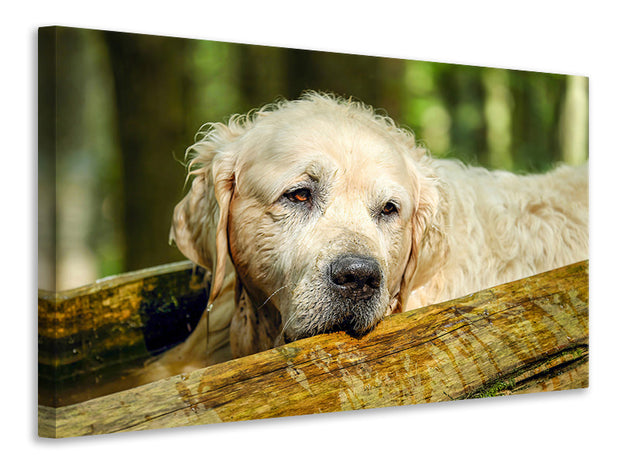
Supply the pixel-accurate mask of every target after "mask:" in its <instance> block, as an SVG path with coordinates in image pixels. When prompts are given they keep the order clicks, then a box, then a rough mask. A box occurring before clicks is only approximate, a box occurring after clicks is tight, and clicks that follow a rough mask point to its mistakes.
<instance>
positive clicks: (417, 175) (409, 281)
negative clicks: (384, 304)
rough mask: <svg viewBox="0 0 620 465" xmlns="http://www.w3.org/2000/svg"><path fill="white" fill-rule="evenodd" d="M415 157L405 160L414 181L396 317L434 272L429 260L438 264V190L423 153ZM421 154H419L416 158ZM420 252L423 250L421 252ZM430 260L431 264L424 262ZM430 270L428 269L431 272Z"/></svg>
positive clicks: (439, 231)
mask: <svg viewBox="0 0 620 465" xmlns="http://www.w3.org/2000/svg"><path fill="white" fill-rule="evenodd" d="M418 150H419V152H418V153H416V157H415V158H414V157H412V158H411V159H408V160H407V162H408V164H409V171H410V174H411V176H412V179H413V180H414V201H415V207H414V212H413V215H412V217H411V223H410V228H411V246H410V248H409V257H408V259H407V263H406V265H405V270H404V272H403V276H402V280H401V284H400V290H399V293H398V295H397V297H396V302H395V306H393V310H392V311H393V312H394V313H398V312H402V311H406V310H407V300H408V299H409V296H410V294H411V292H412V290H413V289H414V287H415V286H416V285H417V284H419V283H420V282H425V280H426V279H427V277H428V276H427V273H428V275H429V276H430V275H431V274H432V273H433V271H432V269H436V267H435V266H434V264H433V260H434V259H437V261H438V262H439V261H440V257H438V255H440V254H441V253H442V252H441V244H442V242H443V241H442V240H441V237H439V236H441V234H442V232H441V231H442V229H443V228H441V226H440V225H439V223H440V222H441V219H440V217H439V197H440V189H441V188H440V186H439V184H438V182H437V178H436V176H435V174H434V173H433V171H432V169H431V168H430V167H429V166H427V165H426V164H427V162H429V160H430V159H429V158H428V156H427V155H426V154H425V151H423V150H422V149H418ZM420 152H422V154H420ZM423 249H424V250H423ZM429 256H432V257H433V259H432V260H427V258H428V257H429ZM431 268H432V269H431Z"/></svg>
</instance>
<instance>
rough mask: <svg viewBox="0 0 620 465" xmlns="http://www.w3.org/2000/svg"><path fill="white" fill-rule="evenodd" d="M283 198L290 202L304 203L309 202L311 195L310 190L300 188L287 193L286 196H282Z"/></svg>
mask: <svg viewBox="0 0 620 465" xmlns="http://www.w3.org/2000/svg"><path fill="white" fill-rule="evenodd" d="M284 196H285V197H286V198H287V199H289V200H290V201H291V202H295V203H306V202H309V201H310V199H311V197H312V194H311V193H310V189H306V188H305V187H302V188H300V189H295V190H293V191H291V192H287V193H286V194H284Z"/></svg>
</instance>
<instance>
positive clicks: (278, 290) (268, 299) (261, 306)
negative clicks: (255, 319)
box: [256, 284, 289, 310]
mask: <svg viewBox="0 0 620 465" xmlns="http://www.w3.org/2000/svg"><path fill="white" fill-rule="evenodd" d="M287 287H289V285H288V284H285V285H284V286H282V287H280V288H279V289H276V290H275V291H274V292H273V293H272V294H271V295H270V296H269V297H267V300H265V301H264V302H263V303H262V304H260V306H259V307H258V308H257V309H256V310H260V309H261V308H263V307H264V306H265V305H267V302H269V301H270V300H271V298H272V297H273V296H274V295H276V294H277V293H278V292H280V291H281V290H282V289H285V288H287Z"/></svg>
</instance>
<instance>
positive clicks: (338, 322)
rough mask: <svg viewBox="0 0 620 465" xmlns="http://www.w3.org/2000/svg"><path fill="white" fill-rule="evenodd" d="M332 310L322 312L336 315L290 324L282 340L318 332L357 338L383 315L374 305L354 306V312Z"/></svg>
mask: <svg viewBox="0 0 620 465" xmlns="http://www.w3.org/2000/svg"><path fill="white" fill-rule="evenodd" d="M332 312H333V310H332ZM332 312H325V313H324V314H327V315H330V314H332V315H333V313H335V314H336V315H338V317H337V318H334V317H333V316H332V317H331V318H329V317H324V318H318V319H317V320H318V321H317V322H316V323H314V324H298V325H290V326H293V329H289V330H286V331H285V332H284V334H283V342H284V343H289V342H293V341H297V340H299V339H305V338H308V337H312V336H316V335H318V334H327V333H336V332H344V333H346V334H348V335H349V336H351V337H354V338H358V339H359V338H361V337H363V336H365V335H366V334H368V333H369V332H371V331H372V330H373V329H374V328H375V327H376V326H377V324H378V323H379V322H380V321H381V320H382V319H383V316H384V315H385V312H384V311H380V310H379V309H378V308H376V306H374V305H373V306H369V307H368V308H365V309H360V308H359V307H358V308H356V313H353V312H351V311H344V312H343V311H342V310H340V311H336V312H333V313H332ZM295 326H296V327H295Z"/></svg>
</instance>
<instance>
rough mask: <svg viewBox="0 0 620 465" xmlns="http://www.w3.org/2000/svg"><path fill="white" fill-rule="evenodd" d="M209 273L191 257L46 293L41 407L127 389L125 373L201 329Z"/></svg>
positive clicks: (42, 302)
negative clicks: (199, 324) (194, 262)
mask: <svg viewBox="0 0 620 465" xmlns="http://www.w3.org/2000/svg"><path fill="white" fill-rule="evenodd" d="M208 278H209V273H208V272H206V271H205V270H203V269H202V268H198V267H194V266H193V265H192V264H191V263H190V262H188V261H185V262H179V263H172V264H169V265H163V266H158V267H154V268H149V269H146V270H142V271H137V272H131V273H125V274H122V275H119V276H112V277H110V278H106V279H102V280H100V281H98V282H96V283H94V284H91V285H88V286H84V287H80V288H78V289H73V290H70V291H64V292H58V293H53V292H46V291H39V328H38V334H39V404H42V405H47V406H56V407H57V406H61V405H68V404H72V403H76V402H82V401H84V400H87V399H90V398H92V397H96V396H100V395H103V394H108V393H109V389H111V388H114V389H117V390H120V389H123V388H124V385H123V377H124V373H125V372H128V371H131V370H132V369H133V368H136V367H141V366H142V365H143V363H144V361H146V360H148V359H149V358H151V357H152V356H153V355H156V354H158V353H161V352H163V351H165V350H166V349H168V348H170V347H172V346H174V345H175V344H177V343H179V342H181V341H182V340H184V339H185V338H186V337H187V336H188V334H189V333H190V331H191V330H192V329H193V328H194V327H195V325H196V323H197V322H198V320H199V318H200V315H201V314H202V312H203V311H204V309H205V306H206V302H207V294H206V292H207V289H208V288H207V289H205V284H206V283H207V282H208Z"/></svg>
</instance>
